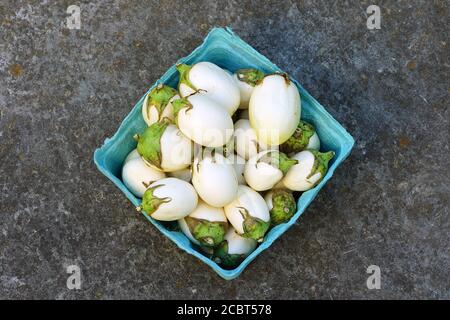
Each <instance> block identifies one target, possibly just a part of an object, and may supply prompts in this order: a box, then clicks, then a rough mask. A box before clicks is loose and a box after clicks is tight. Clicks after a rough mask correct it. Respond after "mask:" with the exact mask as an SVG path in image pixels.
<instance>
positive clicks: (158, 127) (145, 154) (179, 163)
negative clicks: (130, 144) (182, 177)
mask: <svg viewBox="0 0 450 320" xmlns="http://www.w3.org/2000/svg"><path fill="white" fill-rule="evenodd" d="M136 138H137V140H138V145H137V150H138V152H139V154H140V155H141V156H142V158H143V159H144V160H145V161H146V163H147V164H148V165H150V166H152V167H154V168H156V169H158V170H161V171H165V172H171V171H178V170H181V169H185V168H187V167H188V166H189V165H190V164H191V162H192V156H193V143H192V141H191V140H189V139H188V138H186V137H185V136H184V135H183V133H182V132H181V131H180V130H179V129H178V128H177V127H176V126H175V125H173V124H171V122H170V120H168V119H167V118H164V119H162V120H161V121H159V122H156V123H154V124H152V125H151V126H150V127H148V128H147V129H146V130H145V131H144V133H143V134H142V135H137V137H136Z"/></svg>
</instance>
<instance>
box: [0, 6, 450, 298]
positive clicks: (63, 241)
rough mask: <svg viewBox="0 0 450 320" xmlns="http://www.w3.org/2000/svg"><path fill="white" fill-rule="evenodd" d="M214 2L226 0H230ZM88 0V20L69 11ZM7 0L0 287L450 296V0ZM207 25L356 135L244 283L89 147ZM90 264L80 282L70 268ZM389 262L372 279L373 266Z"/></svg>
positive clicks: (135, 293) (125, 294) (28, 291)
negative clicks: (192, 244) (182, 243)
mask: <svg viewBox="0 0 450 320" xmlns="http://www.w3.org/2000/svg"><path fill="white" fill-rule="evenodd" d="M219 2H220V4H217V3H219ZM70 4H78V5H80V6H81V29H80V30H69V29H67V28H66V27H65V23H66V21H65V19H66V16H67V14H66V13H65V12H66V8H67V7H68V6H69V5H70ZM369 4H372V3H371V2H370V1H334V2H329V1H312V0H310V1H296V2H294V1H251V2H249V1H148V2H144V1H72V0H71V1H59V2H57V1H45V0H40V1H11V0H6V1H2V2H1V3H0V160H1V161H0V298H7V299H13V298H43V299H54V298H57V299H74V298H93V299H111V298H125V299H131V298H139V299H141V298H161V299H170V298H189V299H208V298H229V299H232V298H267V299H280V298H287V299H307V298H323V299H339V298H344V299H346V298H356V299H374V298H384V299H387V298H406V299H411V298H447V299H448V298H450V276H449V270H450V250H449V247H450V236H449V234H450V233H449V230H450V224H449V221H450V219H449V194H450V190H449V179H450V174H449V170H448V168H449V165H450V161H449V157H448V154H449V143H448V141H449V129H450V123H449V119H450V115H449V102H450V101H449V96H450V81H449V80H450V79H449V68H450V61H449V57H450V54H449V53H450V52H449V45H450V43H449V42H450V39H449V38H448V22H449V2H448V1H425V0H423V1H377V3H376V4H379V5H380V7H381V15H382V20H381V29H380V30H368V29H367V28H366V18H367V14H366V12H365V10H366V8H367V6H368V5H369ZM213 26H230V27H232V28H233V30H234V31H235V32H236V33H237V34H238V35H239V36H241V37H242V38H243V39H244V40H245V41H247V42H249V43H250V44H251V45H252V46H254V47H255V48H256V49H257V50H259V51H260V52H262V53H263V54H264V55H266V56H267V57H268V58H269V59H271V60H272V61H273V62H275V63H276V64H278V65H279V66H280V67H281V68H283V69H284V70H286V71H287V72H288V73H290V74H291V75H292V76H293V77H295V78H296V79H298V80H299V81H300V82H301V83H302V84H303V86H304V87H305V88H306V89H307V90H308V91H309V92H310V93H311V94H312V95H313V96H315V97H316V98H317V99H318V100H319V101H320V102H321V103H322V104H323V105H324V106H326V108H327V110H328V111H329V112H330V113H331V114H332V115H333V116H334V117H335V118H336V119H337V120H338V121H339V122H341V123H342V124H343V125H344V126H345V127H346V128H347V129H348V131H349V132H351V134H352V135H353V136H354V137H355V139H356V145H355V148H354V150H353V152H352V154H351V156H350V157H349V158H348V159H347V160H346V161H345V162H344V163H343V164H342V166H341V167H340V168H339V169H338V170H337V171H336V173H335V175H334V177H333V179H332V180H331V181H330V182H329V183H328V184H327V185H326V186H325V187H324V188H323V189H322V191H321V192H320V194H319V196H318V197H317V198H316V200H315V201H314V202H313V204H312V205H311V206H310V207H309V208H308V209H307V211H306V212H305V213H304V214H303V216H302V217H301V218H300V219H299V221H298V223H297V224H296V225H295V226H294V227H292V228H291V229H290V230H289V231H288V232H287V233H285V234H284V235H283V237H282V238H280V239H279V240H278V241H276V242H275V243H274V244H273V245H272V247H271V248H270V249H269V250H266V251H264V252H263V253H262V254H261V255H260V256H259V257H258V258H257V259H256V260H255V261H254V262H253V263H252V264H251V265H250V266H249V267H248V268H247V269H246V271H245V272H244V273H243V274H242V275H241V276H240V277H239V278H238V279H237V280H234V281H228V282H227V281H224V280H222V279H221V278H219V277H218V276H217V275H216V274H215V273H214V272H213V271H212V270H210V269H209V268H208V267H207V266H205V265H204V264H202V263H201V262H200V261H199V260H197V259H196V258H195V257H192V256H190V255H188V254H186V253H184V252H182V251H181V250H179V249H178V248H177V247H176V246H175V245H174V244H173V243H172V242H170V241H169V240H168V239H166V238H164V237H163V236H162V235H161V234H160V233H159V232H158V231H157V230H156V229H155V228H154V227H152V226H151V225H150V224H149V223H148V222H147V221H146V220H145V219H144V217H143V216H141V215H139V214H137V213H136V211H135V210H134V208H133V207H132V205H131V204H130V203H129V202H128V200H127V199H126V198H125V197H124V196H123V195H122V194H121V193H120V192H119V190H118V189H117V188H116V187H114V185H113V184H112V183H110V182H109V181H108V180H107V179H106V178H105V177H104V176H103V175H101V174H100V172H99V171H98V170H97V169H96V168H95V166H94V163H93V161H92V156H93V151H94V150H95V148H96V147H98V146H99V145H101V144H102V143H103V140H104V139H105V138H106V137H109V136H111V135H112V134H113V133H114V132H115V131H116V129H117V127H118V125H119V124H120V122H121V120H122V119H123V118H124V117H125V115H126V114H127V113H128V112H129V111H130V109H131V108H132V106H133V105H134V104H135V102H136V101H137V100H138V99H139V98H140V97H141V96H142V94H143V93H144V92H145V91H146V90H147V89H148V88H149V86H150V85H151V84H152V83H153V82H154V81H155V80H156V79H158V78H159V76H160V75H161V74H163V73H164V72H165V70H166V69H167V68H168V67H169V66H170V65H172V64H173V63H174V62H175V61H176V60H177V59H178V58H180V57H182V56H185V55H187V54H188V53H190V52H191V51H192V50H193V49H194V48H195V47H196V46H198V45H199V44H200V43H201V41H202V39H203V37H204V36H205V35H206V34H207V32H208V31H209V30H210V28H212V27H213ZM71 264H77V265H79V266H80V267H81V271H82V276H83V279H82V280H83V281H82V288H81V290H68V289H67V288H66V279H67V276H68V274H66V267H67V266H68V265H71ZM372 264H374V265H378V266H380V268H381V276H382V278H381V289H380V290H369V289H368V288H367V286H366V279H367V277H368V276H369V275H368V274H367V273H366V268H367V267H368V266H369V265H372Z"/></svg>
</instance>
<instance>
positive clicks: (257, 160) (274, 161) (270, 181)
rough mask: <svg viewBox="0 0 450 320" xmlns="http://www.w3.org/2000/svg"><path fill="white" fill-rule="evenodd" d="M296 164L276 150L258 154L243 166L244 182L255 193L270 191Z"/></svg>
mask: <svg viewBox="0 0 450 320" xmlns="http://www.w3.org/2000/svg"><path fill="white" fill-rule="evenodd" d="M296 163H297V160H295V159H289V158H288V157H287V156H286V155H285V154H284V153H282V152H279V151H277V150H267V151H263V152H260V153H258V154H257V155H255V156H253V157H252V158H250V159H249V160H248V162H247V163H246V164H245V169H244V177H245V181H246V182H247V184H248V185H249V186H250V187H251V188H252V189H254V190H256V191H265V190H269V189H272V188H273V187H274V186H275V185H276V184H277V183H278V182H280V181H281V179H282V178H283V176H284V175H285V174H286V173H287V172H288V171H289V169H290V168H291V167H292V166H293V165H294V164H296Z"/></svg>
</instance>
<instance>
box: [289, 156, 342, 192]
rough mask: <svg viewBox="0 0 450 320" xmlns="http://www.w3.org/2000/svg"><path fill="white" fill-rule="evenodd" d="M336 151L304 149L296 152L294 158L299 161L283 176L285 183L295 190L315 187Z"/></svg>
mask: <svg viewBox="0 0 450 320" xmlns="http://www.w3.org/2000/svg"><path fill="white" fill-rule="evenodd" d="M333 157H334V152H333V151H329V152H325V153H321V152H319V151H317V150H304V151H301V152H299V153H297V154H295V155H294V156H293V157H292V159H295V160H297V161H298V163H297V164H295V165H293V166H292V167H291V169H289V171H288V173H287V174H286V176H285V177H284V178H283V180H282V182H283V185H284V186H285V187H286V188H288V189H290V190H293V191H306V190H309V189H311V188H313V187H315V186H316V185H317V184H318V183H319V182H320V181H321V180H322V179H323V177H324V176H325V174H326V172H327V170H328V162H329V161H330V160H331V159H332V158H333Z"/></svg>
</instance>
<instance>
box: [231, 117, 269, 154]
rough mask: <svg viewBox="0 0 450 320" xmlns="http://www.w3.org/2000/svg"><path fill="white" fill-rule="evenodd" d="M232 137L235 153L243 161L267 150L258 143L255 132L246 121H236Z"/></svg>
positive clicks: (263, 145)
mask: <svg viewBox="0 0 450 320" xmlns="http://www.w3.org/2000/svg"><path fill="white" fill-rule="evenodd" d="M233 135H234V145H235V149H236V153H237V154H238V155H239V156H240V157H242V158H244V159H245V160H248V159H250V158H251V157H253V156H255V155H256V154H258V152H261V151H264V150H267V146H266V145H265V144H263V143H260V142H259V141H258V138H257V136H256V132H255V130H253V128H252V127H251V126H250V122H249V121H248V120H245V119H240V120H238V121H236V123H235V125H234V133H233Z"/></svg>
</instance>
